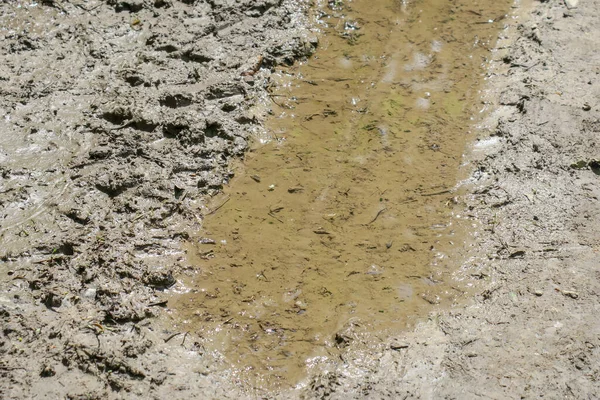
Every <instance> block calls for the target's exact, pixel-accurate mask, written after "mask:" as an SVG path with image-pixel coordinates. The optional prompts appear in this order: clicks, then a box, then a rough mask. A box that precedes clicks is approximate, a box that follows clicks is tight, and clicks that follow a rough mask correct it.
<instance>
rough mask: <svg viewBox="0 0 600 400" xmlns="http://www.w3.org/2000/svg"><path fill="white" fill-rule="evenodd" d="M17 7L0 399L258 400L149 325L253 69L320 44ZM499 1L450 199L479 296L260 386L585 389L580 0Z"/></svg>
mask: <svg viewBox="0 0 600 400" xmlns="http://www.w3.org/2000/svg"><path fill="white" fill-rule="evenodd" d="M568 3H569V5H572V4H573V1H572V0H570V1H569V2H568ZM32 4H34V3H27V2H11V3H2V5H0V21H1V23H0V32H1V34H2V39H3V40H2V41H1V43H0V54H1V56H0V57H1V60H2V62H1V63H0V91H1V93H2V97H1V98H0V114H1V116H2V124H1V125H0V126H2V140H1V143H0V170H1V172H2V180H1V181H0V205H1V207H2V213H1V214H0V218H1V219H0V221H1V222H0V224H1V225H0V240H1V242H2V247H1V248H0V257H1V264H0V318H1V319H2V331H1V336H0V353H1V354H2V359H1V361H0V377H1V379H0V396H1V397H2V398H10V399H21V398H69V399H92V398H98V399H104V398H144V399H146V398H156V399H162V398H167V397H169V398H182V399H183V398H234V397H236V398H256V397H258V396H259V394H258V393H247V392H246V393H244V392H242V391H241V389H240V388H239V387H238V386H236V385H232V379H231V377H230V376H227V375H226V374H224V373H222V372H219V373H216V372H215V371H217V370H218V368H219V365H221V364H222V363H223V362H224V360H222V359H220V358H219V356H218V355H217V354H208V353H204V352H203V350H202V348H201V346H199V345H196V344H195V343H194V339H193V337H192V336H191V335H189V337H188V335H187V334H185V333H181V332H176V331H172V332H171V331H168V330H165V329H164V328H162V327H161V325H160V324H159V323H158V322H157V318H154V317H156V316H159V315H160V314H161V312H162V310H163V307H164V305H165V304H166V303H165V301H166V299H167V298H166V296H165V294H164V290H165V289H167V288H170V287H172V286H173V284H174V283H175V278H174V276H177V274H178V273H179V272H180V269H181V268H182V265H183V263H184V257H183V252H182V250H181V248H180V244H181V242H182V241H183V240H185V239H186V238H188V237H190V235H191V234H192V233H193V232H194V231H195V230H197V229H198V226H199V222H198V224H192V223H190V222H189V221H195V220H197V221H199V220H201V218H202V215H197V213H196V211H195V210H198V209H202V207H201V205H202V204H205V202H206V196H210V195H211V194H214V193H215V192H217V191H219V190H220V189H221V188H222V186H223V185H224V184H226V183H227V182H228V180H229V179H230V178H231V171H230V168H229V166H230V160H231V159H232V158H233V157H236V156H240V155H241V154H243V153H244V151H245V150H246V149H247V147H248V141H247V140H248V138H249V137H250V135H252V134H257V132H260V129H261V125H260V124H261V121H263V118H264V110H263V109H262V108H261V107H256V105H258V104H260V103H261V101H264V100H265V96H266V94H265V93H266V92H265V87H266V86H267V85H268V84H269V79H268V78H269V67H272V66H275V65H279V64H287V63H292V62H294V61H295V60H297V59H299V58H303V57H306V56H308V55H310V54H311V53H312V52H313V51H314V49H315V47H316V45H317V40H316V39H315V38H314V36H312V35H311V34H308V32H309V31H308V29H306V25H305V24H306V21H305V19H304V15H305V14H304V9H303V8H302V7H299V6H298V2H294V1H279V0H264V1H263V0H261V1H251V0H244V1H233V0H210V1H197V2H194V1H171V2H169V1H160V0H156V1H145V0H129V1H106V2H100V1H83V0H82V1H76V0H73V1H58V0H57V1H44V2H41V3H40V4H39V5H36V6H33V5H32ZM302 6H305V4H302ZM516 6H517V8H516V9H515V13H516V15H519V16H520V20H521V22H522V23H519V24H509V23H507V29H506V30H505V31H503V32H502V36H503V39H502V40H501V41H500V42H499V45H498V47H499V49H498V51H496V52H494V53H493V54H494V59H493V60H491V61H490V62H489V65H488V66H489V73H488V83H487V87H486V92H485V93H484V98H483V99H484V102H485V106H486V108H487V110H489V115H488V117H487V118H488V119H487V120H486V121H485V122H484V123H482V127H481V130H480V136H481V137H480V140H479V141H477V142H476V143H475V144H474V145H473V146H472V149H470V151H469V152H468V153H469V154H468V155H467V156H466V157H465V166H464V168H465V171H469V175H470V178H469V179H466V180H465V181H464V182H463V183H462V188H464V189H466V192H467V194H466V195H464V196H461V197H460V198H458V199H457V201H458V202H459V203H460V204H464V216H466V217H468V218H470V219H472V221H473V223H474V224H475V225H476V228H475V229H474V232H475V233H474V235H473V238H472V242H471V246H470V247H469V248H468V251H467V257H468V259H469V262H468V263H465V266H464V267H463V268H461V269H460V270H459V271H458V272H457V273H456V279H462V280H463V281H466V282H468V283H472V285H473V287H474V291H475V292H476V293H477V295H476V296H475V297H474V298H472V299H466V300H465V302H466V305H465V304H461V305H457V306H456V307H454V308H452V309H450V310H445V311H444V310H440V311H438V312H435V313H433V314H431V315H430V316H429V318H428V319H427V320H426V321H423V322H422V323H420V324H419V325H418V326H417V327H416V329H415V330H414V331H410V332H404V333H400V334H398V336H397V337H396V338H394V339H393V340H392V341H388V342H386V343H383V344H382V345H381V346H379V348H378V349H376V350H375V351H374V352H372V353H370V354H367V355H365V354H364V353H361V352H360V351H358V350H357V351H353V348H361V346H360V343H354V344H352V343H351V344H350V345H349V347H348V349H347V352H346V354H345V356H344V357H343V362H341V363H340V364H339V365H338V367H336V368H333V369H331V370H330V371H328V372H327V373H322V374H319V375H318V376H314V377H311V378H310V379H309V381H308V382H307V383H306V384H305V385H301V386H299V387H298V388H297V389H295V390H294V391H291V392H286V393H278V394H263V396H264V397H266V398H275V397H279V398H306V399H313V398H315V399H325V398H331V399H348V398H391V399H396V398H425V399H427V398H432V399H433V398H456V399H470V398H498V399H504V398H540V397H545V398H574V399H580V398H589V399H594V398H599V397H600V383H599V380H600V361H599V360H600V354H599V352H600V350H599V348H600V323H599V322H598V319H597V317H596V316H597V315H598V314H597V313H598V312H599V311H600V310H599V308H600V306H599V304H600V303H599V299H598V295H599V294H600V287H599V286H600V284H599V278H600V273H599V272H598V271H599V270H598V265H600V255H599V250H600V247H599V242H600V234H598V228H597V226H599V221H598V219H599V217H598V215H599V211H600V204H599V202H598V199H599V197H600V189H599V188H598V179H600V177H599V176H600V150H598V143H597V141H598V139H597V138H598V135H599V134H600V106H599V105H598V98H600V52H599V51H598V50H599V49H598V46H599V45H598V43H597V38H598V37H600V27H599V26H598V24H597V20H598V17H599V15H600V0H582V1H580V2H579V4H578V6H577V7H575V8H573V7H567V4H565V2H564V1H563V0H550V1H544V2H537V1H536V2H534V3H533V4H532V5H531V6H530V5H528V4H516ZM260 67H263V68H261V69H260V70H259V68H260ZM205 212H206V213H208V212H210V210H208V209H206V210H205ZM363 347H364V346H363Z"/></svg>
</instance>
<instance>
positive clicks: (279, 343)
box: [170, 0, 510, 387]
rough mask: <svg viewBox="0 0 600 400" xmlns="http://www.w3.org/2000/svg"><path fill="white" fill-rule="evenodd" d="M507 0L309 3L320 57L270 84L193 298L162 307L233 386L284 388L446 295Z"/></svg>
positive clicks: (197, 244) (200, 246) (215, 220)
mask: <svg viewBox="0 0 600 400" xmlns="http://www.w3.org/2000/svg"><path fill="white" fill-rule="evenodd" d="M509 4H510V2H509V1H507V0H502V1H492V0H482V1H478V2H477V1H475V2H474V1H470V0H469V1H467V0H457V1H454V2H448V1H442V0H421V1H396V0H378V1H373V0H369V1H368V0H354V1H329V2H319V4H317V6H316V7H315V10H314V13H315V18H316V20H317V21H318V22H319V24H320V26H321V28H322V30H323V33H324V35H323V36H322V37H321V44H320V49H319V50H318V51H317V53H316V55H315V56H314V57H313V58H312V59H311V60H310V61H309V62H308V63H306V64H303V65H297V66H294V67H291V68H289V69H287V70H284V71H282V73H281V74H280V75H279V78H278V79H279V82H277V83H278V85H276V87H277V88H278V89H277V90H278V91H277V92H274V93H273V94H272V100H273V112H274V116H273V118H271V120H270V121H269V124H268V128H269V132H270V133H271V134H272V137H273V140H272V141H271V142H270V143H268V144H266V145H264V146H260V147H258V148H257V149H256V150H254V151H253V152H250V153H249V154H248V156H247V158H246V160H245V162H244V163H243V166H239V167H238V168H237V170H236V175H237V177H236V179H235V180H234V181H233V182H232V183H231V185H230V186H229V187H227V188H226V189H225V193H224V195H223V196H222V197H220V198H218V199H216V201H215V204H214V205H213V208H215V209H218V210H217V211H216V212H214V213H213V214H211V215H209V216H207V217H206V219H205V221H204V229H203V231H202V232H199V234H198V238H196V239H195V241H194V243H193V244H190V246H189V251H188V255H189V261H190V262H191V263H192V264H193V265H195V266H196V267H197V270H196V274H195V275H194V276H193V277H188V278H183V279H184V281H185V283H186V285H187V287H188V288H190V289H191V290H190V291H189V292H188V293H186V294H182V295H178V296H176V297H175V298H173V299H172V300H171V302H170V306H171V307H172V308H174V309H175V310H176V313H175V317H176V320H177V321H179V322H178V323H179V324H180V325H183V326H184V328H183V329H185V330H186V331H194V332H196V333H198V334H199V335H200V336H201V337H203V338H204V343H203V346H205V348H207V349H210V350H213V351H218V352H220V353H222V354H223V355H224V356H225V357H226V359H227V362H228V363H229V364H230V365H231V368H232V369H233V370H235V371H237V372H239V373H236V376H237V377H238V378H239V379H242V380H247V381H248V382H249V383H250V384H251V385H256V386H270V387H284V386H287V385H293V384H296V383H297V382H298V381H299V380H300V379H301V378H302V377H303V376H304V375H305V374H306V371H307V370H308V369H310V368H317V367H318V365H319V364H322V363H324V362H325V361H326V360H333V359H337V358H338V357H339V354H340V352H342V351H343V348H344V347H345V346H346V345H347V344H348V343H349V342H350V341H351V340H352V338H353V337H355V336H356V335H363V336H362V337H363V338H364V335H365V334H367V335H368V334H369V333H371V334H373V340H375V341H380V340H381V338H384V337H386V335H387V334H389V333H391V332H394V331H398V330H399V329H403V328H405V327H406V325H407V323H408V322H409V321H410V319H411V318H414V317H416V316H422V315H426V313H427V312H428V311H430V310H431V307H432V304H442V305H443V304H445V303H448V302H450V301H451V300H452V299H453V297H454V296H456V295H457V294H458V293H460V290H461V289H460V287H457V286H456V285H457V283H456V282H453V281H452V279H451V274H452V271H454V270H455V269H456V268H458V267H459V266H460V262H461V260H460V257H459V256H453V254H456V253H457V252H456V251H455V248H456V247H457V246H458V247H460V246H463V245H464V244H463V243H464V241H465V238H466V233H465V231H466V228H465V227H464V226H461V224H460V223H457V222H458V221H459V219H458V218H456V216H453V207H454V203H453V196H455V193H454V191H455V187H456V185H457V181H458V171H459V165H460V162H461V157H462V153H463V151H464V148H465V143H466V140H467V138H468V131H469V129H470V127H471V126H472V121H471V120H470V119H471V118H472V117H473V116H474V115H476V114H477V112H478V107H479V106H480V103H479V101H478V88H479V87H480V84H481V81H482V74H483V70H482V63H483V61H484V58H485V57H486V55H487V53H488V52H489V48H490V47H493V41H492V40H493V39H494V38H495V37H496V35H497V33H498V30H499V29H500V27H501V26H502V22H501V20H502V18H503V17H504V15H505V14H506V13H507V12H508V10H509ZM490 21H493V22H490ZM203 242H205V243H203Z"/></svg>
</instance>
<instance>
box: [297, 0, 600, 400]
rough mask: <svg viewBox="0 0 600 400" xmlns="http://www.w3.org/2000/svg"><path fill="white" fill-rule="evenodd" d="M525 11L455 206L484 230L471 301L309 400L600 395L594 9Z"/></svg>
mask: <svg viewBox="0 0 600 400" xmlns="http://www.w3.org/2000/svg"><path fill="white" fill-rule="evenodd" d="M567 3H569V4H571V2H567ZM521 7H523V8H522V9H521V17H522V18H524V22H523V23H520V24H515V25H513V26H512V27H510V28H509V29H508V30H507V31H506V32H505V33H504V36H505V40H504V41H503V42H501V43H500V45H499V49H500V51H498V52H497V53H496V56H495V58H494V59H493V60H491V70H490V74H489V77H488V78H489V86H488V90H489V93H487V95H486V97H484V99H485V102H486V103H487V105H482V106H486V107H488V108H489V109H490V110H492V111H493V112H492V113H491V114H490V116H489V118H488V120H487V121H486V123H485V124H484V125H483V127H482V133H481V138H480V140H479V141H477V142H476V143H475V144H474V146H473V149H472V151H471V155H470V156H468V157H467V160H468V161H469V164H470V166H469V165H468V166H467V167H468V168H472V169H473V173H472V177H471V179H469V180H468V181H466V182H465V185H466V187H468V188H469V189H470V194H468V195H466V196H464V197H462V199H461V201H462V202H464V205H465V214H466V215H468V216H469V217H470V218H471V219H472V220H473V221H474V222H475V223H476V224H477V225H478V226H479V228H478V229H477V234H476V236H475V237H474V240H473V248H472V249H471V251H470V252H469V254H470V256H471V257H472V260H475V261H476V262H471V263H469V265H470V267H469V266H466V267H465V268H463V269H462V270H461V272H460V274H459V276H460V277H462V279H465V280H468V281H471V282H472V284H473V285H475V287H476V288H478V295H477V296H475V298H474V299H473V300H472V301H471V305H469V306H467V307H465V308H462V307H461V308H455V309H453V310H452V311H450V312H441V313H432V314H431V315H430V318H429V320H428V321H427V322H423V323H422V324H420V325H419V326H418V327H417V329H416V330H415V331H414V332H410V333H406V334H401V335H398V337H397V338H396V339H395V341H393V342H392V343H390V344H389V345H388V347H387V348H382V349H381V351H380V352H379V353H378V355H377V356H376V357H375V359H377V362H375V363H371V364H367V363H364V362H363V361H361V359H360V357H356V359H354V360H350V361H349V362H348V363H347V365H346V366H344V367H343V368H339V369H338V370H336V371H332V372H330V373H329V374H326V375H323V376H321V377H320V379H317V380H315V381H314V383H313V391H312V392H311V394H310V395H308V397H309V398H335V399H348V398H365V397H367V398H371V397H372V398H432V399H433V398H461V399H465V398H467V399H470V398H494V399H504V398H541V397H544V398H573V399H581V398H598V397H599V396H600V385H599V384H598V378H599V375H598V374H599V373H600V362H599V360H600V358H599V351H600V350H599V349H600V339H599V338H600V336H599V334H600V326H599V325H598V320H597V315H598V312H599V311H600V305H599V301H598V294H599V293H600V286H599V279H598V278H599V275H598V265H600V264H599V263H600V255H599V250H600V247H599V245H600V236H599V234H598V228H597V227H598V224H599V222H600V221H599V211H600V203H599V202H598V199H599V195H600V190H599V182H600V181H599V179H600V176H599V170H598V164H597V159H598V157H599V154H600V153H599V152H598V137H599V136H598V135H599V133H600V125H599V124H600V122H599V121H600V119H599V118H600V107H599V106H598V98H599V95H600V80H599V76H600V70H599V69H598V65H599V61H600V60H599V56H598V54H599V53H598V42H597V38H598V37H600V30H599V29H598V26H597V19H598V16H599V13H600V2H598V1H581V2H579V5H578V7H576V8H574V7H572V8H568V7H567V6H566V4H565V2H563V1H562V0H561V1H559V0H553V1H546V2H542V3H539V2H534V4H533V5H532V10H531V11H530V10H528V7H527V4H525V5H521ZM523 11H525V13H523ZM398 343H400V344H401V346H400V345H398ZM357 376H358V378H357Z"/></svg>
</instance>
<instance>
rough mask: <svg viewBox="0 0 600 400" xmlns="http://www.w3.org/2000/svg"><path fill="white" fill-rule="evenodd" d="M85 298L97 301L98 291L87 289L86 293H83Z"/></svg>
mask: <svg viewBox="0 0 600 400" xmlns="http://www.w3.org/2000/svg"><path fill="white" fill-rule="evenodd" d="M83 297H85V298H86V299H88V300H96V289H95V288H89V289H87V290H86V291H85V292H83Z"/></svg>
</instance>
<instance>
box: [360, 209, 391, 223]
mask: <svg viewBox="0 0 600 400" xmlns="http://www.w3.org/2000/svg"><path fill="white" fill-rule="evenodd" d="M385 210H387V208H382V209H381V210H379V211H378V212H377V215H376V216H375V218H373V219H372V220H371V221H370V222H367V223H366V224H365V225H371V224H372V223H373V222H375V221H376V220H377V218H379V216H380V215H381V214H382V213H383V212H384V211H385Z"/></svg>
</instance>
